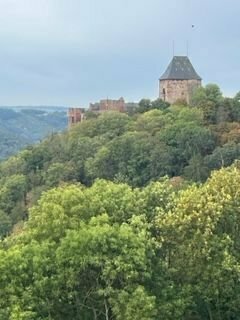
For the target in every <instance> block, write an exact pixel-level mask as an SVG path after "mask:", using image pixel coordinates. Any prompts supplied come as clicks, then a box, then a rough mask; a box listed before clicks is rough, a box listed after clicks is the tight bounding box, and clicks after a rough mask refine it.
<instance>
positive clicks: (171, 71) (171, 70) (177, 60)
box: [160, 56, 202, 80]
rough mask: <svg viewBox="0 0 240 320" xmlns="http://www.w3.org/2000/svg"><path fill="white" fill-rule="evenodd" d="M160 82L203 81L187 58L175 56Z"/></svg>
mask: <svg viewBox="0 0 240 320" xmlns="http://www.w3.org/2000/svg"><path fill="white" fill-rule="evenodd" d="M160 80H202V79H201V77H200V76H199V75H198V74H197V72H196V71H195V69H194V68H193V65H192V64H191V61H190V60H189V58H188V57H186V56H175V57H173V59H172V61H171V63H170V64H169V66H168V67H167V70H166V71H165V72H164V74H163V75H162V76H161V78H160Z"/></svg>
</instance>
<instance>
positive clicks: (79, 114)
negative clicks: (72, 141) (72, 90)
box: [68, 108, 85, 127]
mask: <svg viewBox="0 0 240 320" xmlns="http://www.w3.org/2000/svg"><path fill="white" fill-rule="evenodd" d="M84 112H85V110H84V108H69V109H68V127H72V126H73V125H74V124H76V123H78V122H82V121H83V120H84Z"/></svg>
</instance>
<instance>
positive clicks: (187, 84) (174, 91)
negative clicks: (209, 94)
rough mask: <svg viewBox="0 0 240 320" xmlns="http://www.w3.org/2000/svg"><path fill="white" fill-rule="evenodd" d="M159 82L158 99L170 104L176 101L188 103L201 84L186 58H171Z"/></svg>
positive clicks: (199, 78)
mask: <svg viewBox="0 0 240 320" xmlns="http://www.w3.org/2000/svg"><path fill="white" fill-rule="evenodd" d="M159 81H160V85H159V88H160V91H159V98H161V99H163V100H164V101H167V102H169V103H171V104H174V103H175V102H176V101H178V100H179V101H186V102H187V103H190V100H191V96H192V93H193V91H194V89H195V88H198V87H200V86H201V84H202V79H201V77H200V76H199V75H198V74H197V72H196V71H195V69H194V68H193V66H192V64H191V61H190V60H189V58H188V57H186V56H175V57H173V59H172V61H171V63H170V64H169V66H168V67H167V70H166V71H165V72H164V74H163V75H162V76H161V78H160V79H159Z"/></svg>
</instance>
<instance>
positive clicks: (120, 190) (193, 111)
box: [0, 85, 240, 320]
mask: <svg viewBox="0 0 240 320" xmlns="http://www.w3.org/2000/svg"><path fill="white" fill-rule="evenodd" d="M87 116H88V119H87V120H86V121H85V122H83V123H81V124H79V125H76V126H75V127H73V129H72V130H69V131H68V132H65V133H57V134H54V135H51V136H50V137H49V138H48V139H46V140H44V141H43V142H41V143H39V144H37V145H35V146H32V147H28V148H27V149H26V150H24V151H21V152H20V153H18V154H17V155H16V156H14V157H11V158H9V159H8V160H7V161H3V162H1V163H0V182H1V183H0V235H1V238H2V241H1V246H0V270H1V272H0V290H1V292H3V293H4V294H2V295H1V297H0V319H3V320H9V319H11V320H40V319H43V320H47V319H53V320H63V319H64V320H68V319H69V320H70V319H71V320H72V319H82V320H90V319H91V320H92V319H94V320H110V319H111V320H139V319H141V320H159V319H162V320H168V319H169V320H172V319H176V320H206V319H207V320H225V319H227V320H237V319H239V318H240V307H239V306H240V303H239V302H240V301H239V288H240V286H239V277H240V274H239V272H240V271H239V270H240V269H239V265H240V254H239V252H240V251H239V244H240V236H239V228H240V212H239V208H240V196H239V184H240V164H239V161H238V159H239V160H240V125H239V121H240V95H239V94H237V95H236V96H235V97H234V98H224V97H223V96H222V94H221V92H220V90H219V88H218V87H217V86H216V85H208V86H206V87H205V88H201V89H199V90H197V91H196V92H195V94H194V97H193V99H192V102H191V106H187V105H185V104H183V103H182V102H180V101H179V103H177V104H176V105H174V106H170V105H168V104H167V103H165V102H163V101H161V100H156V101H150V100H146V99H144V100H142V101H141V102H140V103H139V108H138V109H137V110H135V111H134V112H132V113H131V114H121V113H117V112H106V113H103V114H101V115H99V116H96V115H94V114H88V115H87ZM224 167H227V168H224ZM214 170H218V171H214ZM213 171H214V172H213ZM39 199H40V200H39Z"/></svg>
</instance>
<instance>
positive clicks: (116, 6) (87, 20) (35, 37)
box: [0, 0, 240, 107]
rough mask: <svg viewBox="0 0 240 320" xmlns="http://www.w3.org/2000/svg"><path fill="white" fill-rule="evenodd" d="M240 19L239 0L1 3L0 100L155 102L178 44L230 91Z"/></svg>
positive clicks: (236, 76)
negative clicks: (151, 100)
mask: <svg viewBox="0 0 240 320" xmlns="http://www.w3.org/2000/svg"><path fill="white" fill-rule="evenodd" d="M239 17H240V1H239V0H0V43H1V47H0V105H1V106H13V105H24V106H26V105H32V106H34V105H38V106H39V105H56V106H82V107H87V106H88V105H89V103H90V102H95V101H98V100H100V99H103V98H107V97H108V98H113V99H118V98H119V97H121V96H123V97H124V98H125V100H126V101H139V100H140V99H141V98H150V99H155V98H157V97H158V79H159V77H160V76H161V74H162V73H163V72H164V71H165V69H166V67H167V65H168V64H169V62H170V60H171V58H172V56H173V41H174V43H175V55H186V54H187V42H188V43H189V57H190V59H191V61H192V63H193V65H194V67H195V69H196V71H197V72H198V73H199V74H200V75H201V77H202V78H203V83H204V84H207V83H217V84H218V85H219V86H220V88H221V90H222V91H223V93H224V94H225V95H227V96H233V95H234V94H235V93H236V92H238V91H240V19H239ZM192 25H194V27H193V28H192Z"/></svg>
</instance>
